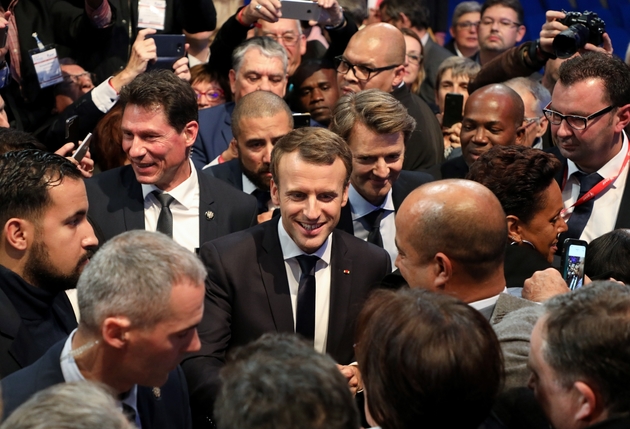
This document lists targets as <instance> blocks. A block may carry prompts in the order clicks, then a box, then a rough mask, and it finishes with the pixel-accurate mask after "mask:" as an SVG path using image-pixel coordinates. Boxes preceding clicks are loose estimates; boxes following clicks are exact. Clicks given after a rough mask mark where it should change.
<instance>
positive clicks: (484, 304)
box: [468, 288, 507, 310]
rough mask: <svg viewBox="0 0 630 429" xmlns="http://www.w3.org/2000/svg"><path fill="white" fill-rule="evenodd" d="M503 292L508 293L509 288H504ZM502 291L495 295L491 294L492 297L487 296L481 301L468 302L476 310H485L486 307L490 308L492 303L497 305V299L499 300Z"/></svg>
mask: <svg viewBox="0 0 630 429" xmlns="http://www.w3.org/2000/svg"><path fill="white" fill-rule="evenodd" d="M501 293H507V288H503V290H502V291H501ZM501 293H500V294H498V295H495V296H491V297H490V298H485V299H481V300H479V301H475V302H470V303H468V305H470V306H471V307H472V308H474V309H475V310H483V309H484V308H488V307H490V306H491V305H495V304H496V303H497V301H498V300H499V296H501Z"/></svg>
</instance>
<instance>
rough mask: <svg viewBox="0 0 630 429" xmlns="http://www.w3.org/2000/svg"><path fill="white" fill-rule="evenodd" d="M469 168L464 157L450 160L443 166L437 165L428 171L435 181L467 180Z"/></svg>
mask: <svg viewBox="0 0 630 429" xmlns="http://www.w3.org/2000/svg"><path fill="white" fill-rule="evenodd" d="M468 171H469V168H468V164H466V161H464V157H463V156H458V157H457V158H453V159H449V160H448V161H446V162H444V163H443V164H441V165H436V166H434V167H433V168H430V169H429V170H428V173H429V174H431V175H432V176H433V177H435V180H442V179H465V178H466V175H467V174H468Z"/></svg>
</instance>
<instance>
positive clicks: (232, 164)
mask: <svg viewBox="0 0 630 429" xmlns="http://www.w3.org/2000/svg"><path fill="white" fill-rule="evenodd" d="M203 172H204V174H209V175H211V176H212V177H216V178H217V179H221V180H223V181H224V182H227V183H229V184H230V185H232V186H234V187H235V188H236V189H238V190H240V191H242V190H243V170H242V169H241V163H240V162H238V159H232V160H230V161H227V162H224V163H222V164H217V165H213V166H212V167H210V168H206V169H205V170H203Z"/></svg>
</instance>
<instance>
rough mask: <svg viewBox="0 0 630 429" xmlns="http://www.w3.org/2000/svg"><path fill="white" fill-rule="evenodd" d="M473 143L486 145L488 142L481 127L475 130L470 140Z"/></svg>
mask: <svg viewBox="0 0 630 429" xmlns="http://www.w3.org/2000/svg"><path fill="white" fill-rule="evenodd" d="M471 140H472V141H473V142H474V143H482V144H487V143H488V140H487V139H486V133H485V131H484V129H483V128H482V127H479V128H477V129H476V130H475V135H473V138H472V139H471Z"/></svg>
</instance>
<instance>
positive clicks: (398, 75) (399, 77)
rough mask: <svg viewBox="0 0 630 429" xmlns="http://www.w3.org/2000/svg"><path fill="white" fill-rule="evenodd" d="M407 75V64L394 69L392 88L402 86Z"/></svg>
mask: <svg viewBox="0 0 630 429" xmlns="http://www.w3.org/2000/svg"><path fill="white" fill-rule="evenodd" d="M404 77H405V65H404V64H401V65H399V66H398V67H396V68H395V69H394V80H393V81H392V89H396V88H398V87H399V86H400V84H401V82H402V81H403V79H404Z"/></svg>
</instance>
